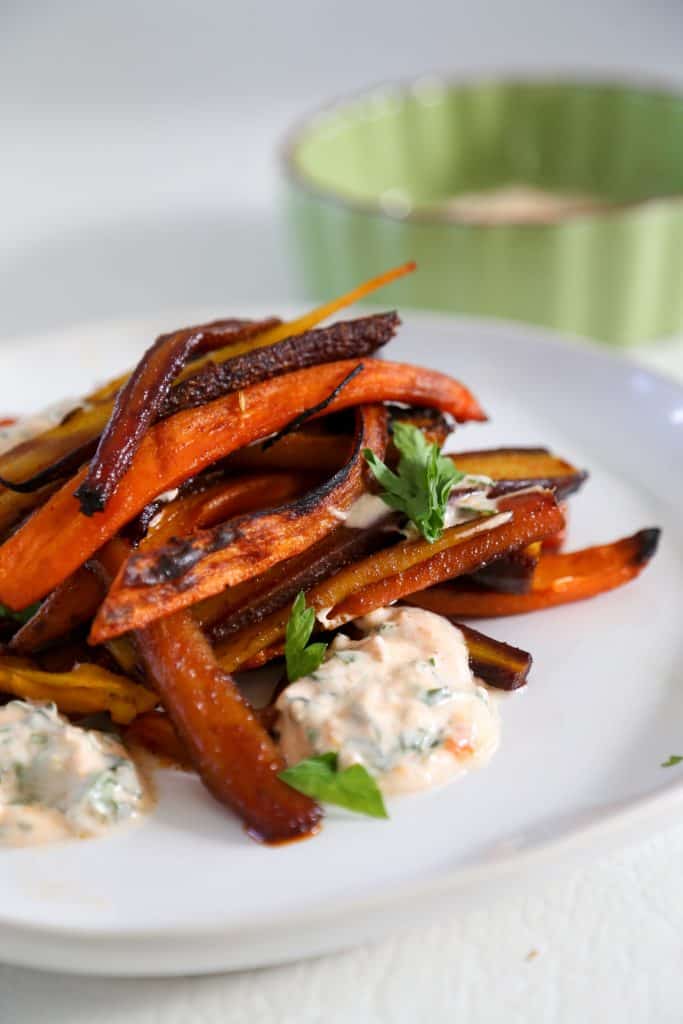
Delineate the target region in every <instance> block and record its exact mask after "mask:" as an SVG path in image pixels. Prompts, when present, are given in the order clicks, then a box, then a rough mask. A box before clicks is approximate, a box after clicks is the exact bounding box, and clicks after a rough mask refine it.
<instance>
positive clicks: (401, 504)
mask: <svg viewBox="0 0 683 1024" xmlns="http://www.w3.org/2000/svg"><path fill="white" fill-rule="evenodd" d="M394 444H395V445H396V447H397V448H398V450H399V452H400V453H401V458H400V459H399V463H398V467H397V472H396V473H394V472H393V471H392V470H391V469H389V467H388V466H387V465H385V464H384V462H382V460H381V459H378V458H377V456H376V455H375V453H374V452H372V451H371V450H370V449H369V448H366V449H364V451H363V455H364V456H365V461H366V462H367V463H368V465H369V466H370V469H371V470H372V472H373V473H374V475H375V477H376V478H377V480H379V482H380V484H381V485H382V487H383V488H384V490H383V491H382V492H381V494H380V498H381V499H382V501H383V502H384V503H385V504H386V505H388V506H389V507H390V508H395V509H397V510H398V511H399V512H405V514H406V515H407V516H408V518H409V519H410V520H411V521H412V522H413V523H414V524H415V526H416V527H417V529H418V530H419V531H420V533H421V534H422V536H423V537H424V538H425V540H428V541H429V543H430V544H433V543H434V541H435V540H438V539H439V537H440V536H441V534H442V533H443V529H444V521H445V516H446V506H447V505H448V499H449V497H450V493H451V491H452V490H453V486H454V484H456V483H458V481H459V480H462V478H463V477H464V475H465V474H464V473H461V472H459V470H457V469H456V468H455V466H454V465H453V463H452V461H451V460H450V459H447V458H445V457H444V456H443V455H442V454H441V450H440V448H439V446H438V445H437V444H431V443H430V442H429V441H427V440H426V438H425V436H424V434H423V433H422V431H421V430H418V428H417V427H414V426H413V425H412V424H410V423H396V424H395V425H394Z"/></svg>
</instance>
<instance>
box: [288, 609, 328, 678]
mask: <svg viewBox="0 0 683 1024" xmlns="http://www.w3.org/2000/svg"><path fill="white" fill-rule="evenodd" d="M314 625H315V612H314V611H313V609H312V608H307V607H306V596H305V594H304V592H303V590H300V591H299V593H298V594H297V595H296V600H295V601H294V604H293V605H292V611H291V614H290V616H289V621H288V622H287V633H286V636H285V661H286V663H287V678H288V679H289V681H290V683H293V682H294V681H295V680H296V679H300V678H301V676H309V675H310V674H311V672H315V670H316V669H317V668H318V666H319V665H320V663H321V662H322V660H323V658H324V657H325V651H326V650H327V644H309V645H308V647H307V646H306V644H308V641H309V640H310V638H311V633H312V632H313V626H314Z"/></svg>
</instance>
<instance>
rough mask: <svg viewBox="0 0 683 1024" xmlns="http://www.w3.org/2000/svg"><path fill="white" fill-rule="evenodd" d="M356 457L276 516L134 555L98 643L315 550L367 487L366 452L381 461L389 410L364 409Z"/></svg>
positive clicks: (259, 516)
mask: <svg viewBox="0 0 683 1024" xmlns="http://www.w3.org/2000/svg"><path fill="white" fill-rule="evenodd" d="M357 419H358V426H357V430H356V437H355V439H354V445H353V451H352V455H351V458H350V459H349V460H348V462H347V463H346V465H345V466H343V467H342V468H341V469H340V470H339V471H338V473H336V474H335V475H334V476H333V477H332V478H331V479H330V480H329V481H327V482H326V483H325V484H323V485H321V486H320V487H318V488H317V489H316V490H315V491H312V492H309V493H308V494H306V495H304V496H303V497H302V498H300V499H299V500H297V501H294V502H291V503H289V504H286V505H282V506H280V507H278V508H275V509H273V510H272V511H271V512H267V513H266V512H259V513H256V514H252V515H251V516H244V517H242V518H238V519H231V520H229V521H228V522H223V523H221V524H220V525H218V526H216V527H214V528H213V529H204V530H196V531H194V532H193V533H190V534H189V535H183V536H182V538H181V539H173V540H171V541H170V542H168V543H166V544H162V545H161V546H159V547H156V548H151V549H150V546H149V545H146V546H145V549H144V550H142V551H138V552H134V553H133V554H132V555H131V556H130V558H129V559H128V560H127V562H126V564H125V565H124V566H123V567H122V569H121V571H120V573H119V574H118V576H117V577H116V579H115V580H114V583H113V584H112V587H111V589H110V591H109V594H108V595H107V598H106V600H105V602H104V604H103V605H102V607H101V608H100V610H99V612H98V614H97V616H96V618H95V622H94V623H93V627H92V630H91V634H90V636H91V642H93V643H102V642H103V640H108V639H111V637H114V636H119V635H120V634H121V633H125V632H128V630H130V629H140V628H141V627H142V626H145V625H147V624H148V623H149V622H153V621H154V620H155V619H159V618H161V617H163V616H164V615H169V614H170V613H171V612H173V611H178V610H179V609H181V608H187V607H188V606H189V605H192V604H195V603H196V602H197V601H199V600H202V599H204V598H207V597H211V596H212V595H213V594H218V593H220V591H222V590H224V589H225V588H226V587H234V586H236V585H237V584H239V583H242V582H243V581H244V580H247V579H252V578H253V577H255V576H258V575H259V574H261V573H263V572H265V571H266V570H267V569H269V568H270V567H271V566H272V565H274V564H275V563H277V562H281V561H284V560H285V559H288V558H292V557H293V556H294V555H297V554H299V553H300V552H301V551H303V550H304V549H306V548H308V547H310V546H311V545H312V544H315V543H316V541H318V540H320V539H322V537H324V536H326V535H327V534H328V533H330V532H332V531H333V530H334V529H335V527H337V526H338V524H339V516H340V512H343V510H344V509H346V508H347V507H349V506H350V505H351V503H352V502H353V501H354V500H355V499H356V498H357V497H359V496H360V495H361V494H362V493H363V491H364V490H365V489H366V486H367V466H366V462H365V459H364V457H363V451H364V450H366V449H368V448H369V449H370V450H371V451H374V452H375V453H376V454H379V457H380V458H382V457H383V455H384V451H385V449H386V442H387V430H386V420H387V417H386V411H385V409H384V407H383V406H377V405H376V406H361V407H360V409H359V410H358V414H357Z"/></svg>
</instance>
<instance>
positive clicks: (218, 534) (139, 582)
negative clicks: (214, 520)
mask: <svg viewBox="0 0 683 1024" xmlns="http://www.w3.org/2000/svg"><path fill="white" fill-rule="evenodd" d="M361 368H362V364H361V365H360V366H358V367H356V368H355V369H354V370H352V371H351V373H350V374H347V376H346V377H345V378H344V380H343V381H342V382H341V383H340V384H338V385H337V387H336V388H335V390H334V392H333V393H332V394H331V395H330V396H329V397H328V398H327V399H326V403H327V402H330V401H332V400H333V399H334V398H336V396H337V394H339V392H340V391H341V389H342V388H343V387H344V386H345V385H346V384H348V382H349V380H350V379H351V378H352V377H354V376H355V375H356V373H357V372H358V371H359V369H361ZM364 439H365V427H364V416H363V413H362V411H359V413H358V414H357V420H356V431H355V436H354V439H353V450H352V453H351V457H350V458H349V459H348V460H347V462H346V463H345V464H344V465H343V466H342V467H341V469H339V470H338V471H337V472H336V473H335V474H334V475H333V476H332V477H330V479H329V480H326V481H325V483H323V484H321V485H320V486H319V487H316V488H315V489H314V490H312V491H309V492H308V493H307V494H305V495H304V496H303V497H302V498H299V499H297V500H296V501H293V502H287V503H286V504H284V505H280V506H278V507H276V508H274V509H264V510H263V511H261V512H256V513H252V514H249V515H246V516H240V517H238V518H237V519H232V520H229V521H228V522H227V523H223V524H221V525H220V526H216V527H214V528H212V529H209V530H201V531H197V533H196V534H195V536H193V537H186V538H173V539H172V540H170V541H169V542H168V544H165V545H164V546H163V547H162V548H161V549H160V550H159V551H157V552H141V553H138V554H133V555H131V557H130V559H129V560H128V563H127V565H126V569H125V571H124V576H123V582H124V585H125V586H127V587H152V586H157V585H158V584H161V583H170V582H174V581H177V580H181V579H182V577H183V576H185V575H186V573H188V572H189V571H190V570H191V569H192V568H194V566H195V565H196V564H197V562H199V561H201V559H202V558H204V557H205V556H206V555H208V554H212V553H214V552H216V551H221V550H222V549H223V548H226V547H227V546H228V545H229V544H232V543H233V542H234V541H237V540H239V539H240V537H241V536H242V534H241V532H240V531H241V527H242V525H243V524H246V523H251V522H254V521H255V520H257V519H261V518H263V517H265V516H272V515H285V514H286V515H288V516H290V517H291V518H292V519H297V518H299V517H300V516H303V515H307V514H308V513H309V512H311V511H312V510H313V509H315V508H316V506H317V505H319V504H320V503H321V502H322V501H324V499H325V498H326V497H327V495H328V494H329V493H330V492H331V491H333V490H335V489H336V488H337V487H338V486H339V485H340V484H341V483H342V482H343V481H344V480H345V479H346V478H347V477H348V475H349V473H350V472H351V471H352V469H353V467H354V466H355V465H356V464H357V462H358V460H359V459H360V457H361V451H362V448H363V446H364ZM179 586H180V587H182V582H181V583H180V584H179Z"/></svg>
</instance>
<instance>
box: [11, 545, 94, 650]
mask: <svg viewBox="0 0 683 1024" xmlns="http://www.w3.org/2000/svg"><path fill="white" fill-rule="evenodd" d="M104 594H105V587H104V584H103V582H102V580H101V579H100V577H99V575H98V574H97V573H96V572H94V571H93V570H92V569H90V568H89V567H88V566H87V565H82V566H81V567H80V568H79V569H77V570H76V572H75V573H73V575H71V576H69V577H68V578H67V579H65V580H64V582H63V583H60V585H59V586H58V587H56V588H55V589H54V590H53V591H52V593H51V594H49V595H48V597H47V598H46V599H45V600H44V601H43V603H42V604H41V606H40V608H38V609H37V611H36V613H35V615H33V616H32V617H31V618H30V619H29V620H28V622H26V623H25V624H24V625H23V626H22V627H21V629H20V630H19V631H18V632H17V633H15V635H14V636H13V638H12V641H11V643H10V647H11V648H12V650H14V651H16V652H17V653H19V654H31V653H32V652H33V651H39V650H41V649H42V648H43V647H47V646H48V645H49V644H51V643H52V642H53V641H55V640H58V639H59V638H60V637H63V636H65V635H66V634H67V633H70V632H71V630H73V629H75V628H76V626H80V625H81V624H82V623H84V622H88V621H89V620H90V619H92V617H93V616H94V615H95V612H96V611H97V609H98V608H99V606H100V604H101V602H102V598H103V597H104Z"/></svg>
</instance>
